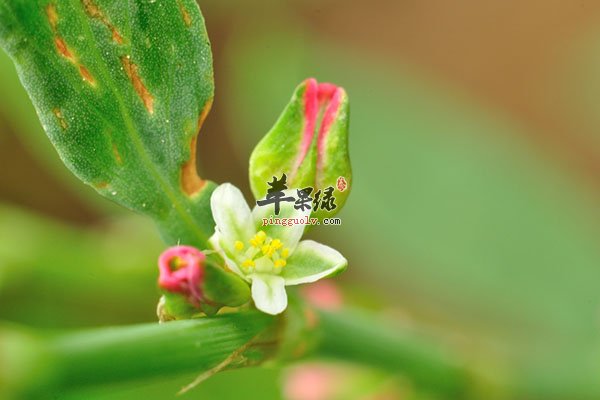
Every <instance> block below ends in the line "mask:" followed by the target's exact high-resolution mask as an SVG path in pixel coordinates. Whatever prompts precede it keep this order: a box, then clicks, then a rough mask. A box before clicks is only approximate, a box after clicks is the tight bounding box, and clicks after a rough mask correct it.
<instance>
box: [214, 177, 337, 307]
mask: <svg viewBox="0 0 600 400" xmlns="http://www.w3.org/2000/svg"><path fill="white" fill-rule="evenodd" d="M210 203H211V208H212V213H213V217H214V219H215V222H216V227H215V234H214V235H213V236H212V237H211V238H210V243H211V245H212V246H213V248H214V249H215V250H217V251H218V252H219V253H220V254H221V255H222V256H223V258H224V259H225V262H226V263H227V266H228V267H229V268H230V269H231V270H232V271H234V272H235V273H237V274H238V275H240V276H241V277H242V278H244V279H245V280H246V281H248V282H250V283H251V285H252V298H253V299H254V304H255V305H256V307H257V308H258V309H259V310H261V311H263V312H265V313H268V314H273V315H276V314H279V313H281V312H283V311H284V310H285V309H286V307H287V294H286V292H285V286H289V285H298V284H301V283H310V282H315V281H317V280H319V279H321V278H325V277H328V276H331V275H333V274H336V273H339V272H341V271H343V270H344V269H345V268H346V266H347V265H348V261H347V260H346V259H345V258H344V257H343V256H342V255H341V254H340V253H339V252H338V251H336V250H334V249H332V248H331V247H328V246H325V245H322V244H320V243H317V242H314V241H312V240H303V241H300V238H301V237H302V234H303V232H304V228H305V226H304V225H301V224H298V225H293V226H281V225H270V226H262V219H263V218H268V217H269V216H270V215H271V214H272V212H273V208H272V207H268V206H265V207H255V208H254V210H253V211H250V207H248V204H247V203H246V201H245V200H244V197H243V195H242V193H241V192H240V190H239V189H238V188H236V187H235V186H233V185H232V184H230V183H224V184H222V185H220V186H219V187H218V188H217V189H216V190H215V191H214V193H213V194H212V197H211V199H210ZM293 205H294V203H293V202H285V203H281V212H280V215H279V217H281V218H298V219H302V218H304V219H305V217H306V216H309V215H310V210H306V211H300V210H296V209H295V208H294V206H293Z"/></svg>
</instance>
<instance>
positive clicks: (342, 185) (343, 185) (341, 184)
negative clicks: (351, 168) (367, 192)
mask: <svg viewBox="0 0 600 400" xmlns="http://www.w3.org/2000/svg"><path fill="white" fill-rule="evenodd" d="M337 188H338V190H339V191H340V192H343V191H344V190H346V189H347V188H348V182H346V178H344V177H343V176H340V177H339V178H338V179H337Z"/></svg>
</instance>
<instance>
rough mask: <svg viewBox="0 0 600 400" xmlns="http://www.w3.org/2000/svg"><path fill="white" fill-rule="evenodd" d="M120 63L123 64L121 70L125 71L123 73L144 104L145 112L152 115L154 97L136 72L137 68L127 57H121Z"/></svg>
mask: <svg viewBox="0 0 600 400" xmlns="http://www.w3.org/2000/svg"><path fill="white" fill-rule="evenodd" d="M121 63H123V68H124V69H125V73H126V74H127V77H128V78H129V80H130V81H131V83H132V85H133V88H134V89H135V91H136V92H137V94H138V96H140V99H141V100H142V102H143V103H144V106H145V107H146V110H148V112H149V113H150V114H153V113H154V97H152V95H151V94H150V92H149V91H148V89H147V88H146V86H145V85H144V82H142V78H141V77H140V74H139V72H138V66H137V65H135V64H134V63H132V62H131V60H130V59H129V56H123V57H121Z"/></svg>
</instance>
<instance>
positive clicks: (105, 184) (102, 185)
mask: <svg viewBox="0 0 600 400" xmlns="http://www.w3.org/2000/svg"><path fill="white" fill-rule="evenodd" d="M92 185H93V186H94V187H95V188H96V189H98V190H101V189H106V188H107V187H108V182H98V183H93V184H92Z"/></svg>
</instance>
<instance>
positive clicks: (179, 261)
mask: <svg viewBox="0 0 600 400" xmlns="http://www.w3.org/2000/svg"><path fill="white" fill-rule="evenodd" d="M205 259H206V256H205V255H204V253H202V252H201V251H200V250H198V249H196V248H194V247H190V246H175V247H171V248H169V249H167V250H165V251H164V252H163V253H162V254H161V255H160V257H159V259H158V269H159V272H160V275H159V277H158V286H160V288H161V289H164V290H166V291H168V292H173V293H181V294H183V295H185V296H186V297H187V298H188V300H189V301H190V303H192V304H193V305H195V306H199V305H200V301H201V300H202V292H201V290H200V284H201V283H202V279H203V277H204V260H205Z"/></svg>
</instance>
